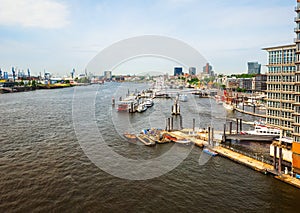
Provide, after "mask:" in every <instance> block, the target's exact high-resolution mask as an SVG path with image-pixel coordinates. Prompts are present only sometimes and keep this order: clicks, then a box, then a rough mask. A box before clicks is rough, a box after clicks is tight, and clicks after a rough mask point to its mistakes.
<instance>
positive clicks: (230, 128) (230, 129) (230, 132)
mask: <svg viewBox="0 0 300 213" xmlns="http://www.w3.org/2000/svg"><path fill="white" fill-rule="evenodd" d="M229 134H230V135H231V134H232V121H230V123H229Z"/></svg>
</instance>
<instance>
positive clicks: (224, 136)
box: [222, 123, 226, 143]
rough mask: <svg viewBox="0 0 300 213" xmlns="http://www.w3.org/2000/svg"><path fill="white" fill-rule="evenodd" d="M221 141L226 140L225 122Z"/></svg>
mask: <svg viewBox="0 0 300 213" xmlns="http://www.w3.org/2000/svg"><path fill="white" fill-rule="evenodd" d="M222 141H223V142H224V143H225V142H226V123H225V124H224V128H223V138H222Z"/></svg>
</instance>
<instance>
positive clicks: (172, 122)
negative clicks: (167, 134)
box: [170, 117, 174, 131]
mask: <svg viewBox="0 0 300 213" xmlns="http://www.w3.org/2000/svg"><path fill="white" fill-rule="evenodd" d="M170 119H171V124H170V130H171V131H172V130H173V129H174V126H173V124H174V119H173V117H171V118H170Z"/></svg>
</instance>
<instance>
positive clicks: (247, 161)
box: [213, 146, 273, 173]
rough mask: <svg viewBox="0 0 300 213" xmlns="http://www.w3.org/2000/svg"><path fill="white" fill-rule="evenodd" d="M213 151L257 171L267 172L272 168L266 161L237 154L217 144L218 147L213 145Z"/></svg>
mask: <svg viewBox="0 0 300 213" xmlns="http://www.w3.org/2000/svg"><path fill="white" fill-rule="evenodd" d="M213 151H215V152H217V153H218V154H219V155H221V156H223V157H226V158H229V159H231V160H233V161H235V162H237V163H240V164H243V165H246V166H248V167H250V168H252V169H254V170H256V171H259V172H263V173H265V172H267V171H268V170H271V169H273V166H272V165H270V164H267V163H263V162H261V161H258V160H256V159H254V158H250V157H248V156H245V155H242V154H239V153H237V152H234V151H232V150H230V149H227V148H224V147H221V146H218V147H214V148H213Z"/></svg>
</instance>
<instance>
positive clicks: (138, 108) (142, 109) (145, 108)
mask: <svg viewBox="0 0 300 213" xmlns="http://www.w3.org/2000/svg"><path fill="white" fill-rule="evenodd" d="M146 110H147V106H146V105H145V104H144V103H140V104H139V105H138V107H137V109H136V111H138V112H144V111H146Z"/></svg>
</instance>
